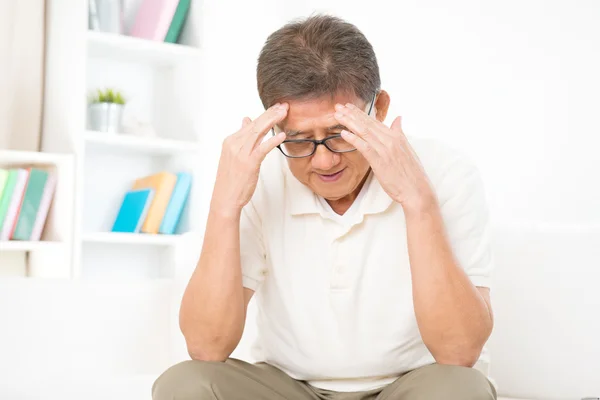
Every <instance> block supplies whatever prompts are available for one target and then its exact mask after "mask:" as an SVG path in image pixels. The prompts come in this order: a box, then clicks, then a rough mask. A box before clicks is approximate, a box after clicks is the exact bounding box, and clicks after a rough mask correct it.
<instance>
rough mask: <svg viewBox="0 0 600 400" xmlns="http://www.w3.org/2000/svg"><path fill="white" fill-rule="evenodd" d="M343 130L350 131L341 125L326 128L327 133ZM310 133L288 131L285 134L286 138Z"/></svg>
mask: <svg viewBox="0 0 600 400" xmlns="http://www.w3.org/2000/svg"><path fill="white" fill-rule="evenodd" d="M342 129H345V130H348V128H346V126H345V125H340V124H337V125H333V126H330V127H328V128H325V130H326V131H338V130H340V131H341V130H342ZM308 132H310V131H295V130H286V131H285V134H286V136H297V135H301V134H303V133H308Z"/></svg>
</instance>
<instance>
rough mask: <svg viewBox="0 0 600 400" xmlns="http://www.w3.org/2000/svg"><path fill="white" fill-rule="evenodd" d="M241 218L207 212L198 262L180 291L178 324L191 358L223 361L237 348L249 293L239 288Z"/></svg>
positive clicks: (251, 292)
mask: <svg viewBox="0 0 600 400" xmlns="http://www.w3.org/2000/svg"><path fill="white" fill-rule="evenodd" d="M239 226H240V216H239V214H238V215H223V214H220V213H218V212H213V211H211V212H210V214H209V216H208V220H207V226H206V233H205V239H204V244H203V249H202V253H201V255H200V260H199V262H198V265H197V267H196V269H195V270H194V273H193V274H192V277H191V279H190V282H189V283H188V286H187V288H186V290H185V293H184V296H183V299H182V303H181V313H180V326H181V330H182V332H183V335H184V337H185V338H186V342H187V346H188V352H189V353H190V356H191V357H192V358H193V359H197V360H204V361H223V360H225V359H227V357H229V355H230V354H231V353H232V352H233V350H235V348H236V346H237V345H238V343H239V341H240V339H241V337H242V333H243V329H244V323H245V320H246V310H247V307H248V303H249V302H250V299H251V297H252V295H253V294H254V292H253V291H252V290H250V289H247V288H244V287H243V285H242V268H241V265H240V241H239Z"/></svg>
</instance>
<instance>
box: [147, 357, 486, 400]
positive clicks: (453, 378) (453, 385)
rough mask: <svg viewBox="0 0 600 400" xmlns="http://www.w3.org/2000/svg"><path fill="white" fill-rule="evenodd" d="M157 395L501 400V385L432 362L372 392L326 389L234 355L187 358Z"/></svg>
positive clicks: (245, 399)
mask: <svg viewBox="0 0 600 400" xmlns="http://www.w3.org/2000/svg"><path fill="white" fill-rule="evenodd" d="M152 399H153V400H215V399H218V400H254V399H259V400H276V399H277V400H281V399H285V400H318V399H330V400H496V390H495V389H494V387H493V386H492V384H491V383H490V382H489V381H488V379H487V378H486V377H485V376H484V375H483V374H482V373H481V372H479V371H478V370H476V369H473V368H465V367H456V366H449V365H440V364H432V365H427V366H425V367H422V368H418V369H416V370H413V371H411V372H408V373H406V374H404V375H402V376H401V377H400V378H398V379H397V380H395V381H394V382H392V383H391V384H390V385H388V386H386V387H384V388H381V389H377V390H371V391H367V392H351V393H340V392H331V391H328V390H321V389H317V388H315V387H312V386H309V385H307V384H306V383H304V382H302V381H297V380H294V379H292V378H290V377H289V376H288V375H286V374H285V373H283V372H282V371H280V370H279V369H277V368H275V367H272V366H270V365H267V364H264V363H260V364H248V363H246V362H244V361H240V360H235V359H230V360H228V361H226V362H224V363H222V362H205V361H184V362H182V363H180V364H177V365H175V366H173V367H171V368H169V369H168V370H167V371H165V372H164V373H163V374H162V375H161V376H160V377H159V378H158V379H157V380H156V382H155V383H154V386H153V387H152Z"/></svg>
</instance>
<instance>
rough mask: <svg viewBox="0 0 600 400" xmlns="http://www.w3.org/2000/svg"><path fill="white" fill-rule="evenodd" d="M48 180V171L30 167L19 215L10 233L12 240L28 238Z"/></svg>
mask: <svg viewBox="0 0 600 400" xmlns="http://www.w3.org/2000/svg"><path fill="white" fill-rule="evenodd" d="M47 181H48V172H47V171H44V170H43V169H38V168H30V169H29V179H28V180H27V186H26V187H25V192H24V194H23V199H22V201H21V207H20V208H19V215H18V216H17V221H16V224H15V227H14V230H13V232H12V235H11V239H13V240H30V239H31V233H32V232H33V226H34V225H35V220H36V217H37V214H38V210H39V208H40V203H41V202H42V197H43V196H44V187H45V186H46V182H47Z"/></svg>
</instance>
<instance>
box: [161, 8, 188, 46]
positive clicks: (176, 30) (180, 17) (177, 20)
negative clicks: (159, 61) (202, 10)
mask: <svg viewBox="0 0 600 400" xmlns="http://www.w3.org/2000/svg"><path fill="white" fill-rule="evenodd" d="M190 3H191V0H179V3H178V4H177V8H176V9H175V14H173V19H172V20H171V25H169V30H168V31H167V34H166V35H165V42H167V43H177V41H178V40H179V35H180V34H181V29H182V28H183V24H184V23H185V20H186V18H187V15H188V11H189V9H190Z"/></svg>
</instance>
